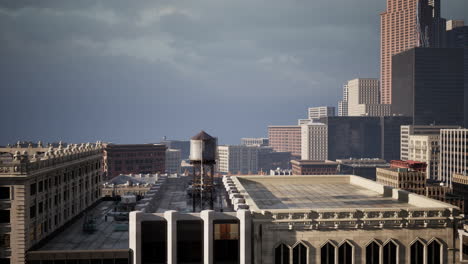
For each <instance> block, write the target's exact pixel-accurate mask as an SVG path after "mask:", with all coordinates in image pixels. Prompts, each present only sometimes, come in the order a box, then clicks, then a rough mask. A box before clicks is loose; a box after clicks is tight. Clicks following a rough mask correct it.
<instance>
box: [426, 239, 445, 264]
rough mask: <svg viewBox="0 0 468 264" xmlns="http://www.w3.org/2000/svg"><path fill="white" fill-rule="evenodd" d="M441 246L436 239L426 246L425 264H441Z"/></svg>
mask: <svg viewBox="0 0 468 264" xmlns="http://www.w3.org/2000/svg"><path fill="white" fill-rule="evenodd" d="M441 250H442V245H441V244H440V242H439V241H437V240H436V239H434V240H432V242H431V243H429V245H427V264H441V263H442V260H441V258H442V254H441Z"/></svg>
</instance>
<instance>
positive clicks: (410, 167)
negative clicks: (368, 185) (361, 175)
mask: <svg viewBox="0 0 468 264" xmlns="http://www.w3.org/2000/svg"><path fill="white" fill-rule="evenodd" d="M425 170H426V164H425V163H423V162H413V161H392V163H391V167H390V168H377V182H378V183H380V184H383V185H387V186H391V187H394V188H400V189H404V190H407V191H410V192H414V193H417V194H420V195H426V172H425Z"/></svg>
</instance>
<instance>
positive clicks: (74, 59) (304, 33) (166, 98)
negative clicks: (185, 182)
mask: <svg viewBox="0 0 468 264" xmlns="http://www.w3.org/2000/svg"><path fill="white" fill-rule="evenodd" d="M384 10H385V1H384V0H313V1H311V0H287V1H285V0H235V1H234V0H196V1H194V0H139V1H128V0H112V1H111V0H107V1H99V0H80V1H75V0H63V1H62V0H54V1H52V0H41V1H36V0H3V1H0V113H1V119H0V120H1V121H0V144H3V145H5V144H7V143H14V142H16V141H18V140H31V141H38V140H42V141H43V142H56V141H60V140H61V141H64V142H73V143H78V142H95V141H97V140H101V141H107V142H114V143H150V142H159V141H161V139H162V137H164V136H166V137H167V138H169V139H188V138H189V137H190V136H192V135H195V134H196V133H198V132H199V131H200V130H202V129H204V130H206V131H207V132H208V133H210V134H211V135H213V136H217V137H218V138H219V142H220V143H223V144H238V143H239V140H240V138H241V137H266V136H267V127H268V125H294V124H296V123H297V119H299V118H305V117H306V116H307V108H308V107H311V106H322V105H331V106H336V104H337V101H338V100H340V99H341V96H342V85H343V83H344V82H346V81H347V80H350V79H354V78H357V77H362V78H368V77H371V78H372V77H373V78H378V77H379V33H380V32H379V30H380V29H379V26H380V16H379V14H380V13H381V12H382V11H384ZM442 15H443V16H444V17H445V18H450V19H464V20H465V21H468V1H467V0H443V4H442Z"/></svg>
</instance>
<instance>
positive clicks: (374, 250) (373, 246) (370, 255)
mask: <svg viewBox="0 0 468 264" xmlns="http://www.w3.org/2000/svg"><path fill="white" fill-rule="evenodd" d="M379 263H380V245H379V244H377V242H375V241H373V242H372V243H370V244H369V245H367V247H366V264H379Z"/></svg>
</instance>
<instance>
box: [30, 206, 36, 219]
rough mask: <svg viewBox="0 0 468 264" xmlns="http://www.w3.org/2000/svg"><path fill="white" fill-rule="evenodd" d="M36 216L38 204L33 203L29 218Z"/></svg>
mask: <svg viewBox="0 0 468 264" xmlns="http://www.w3.org/2000/svg"><path fill="white" fill-rule="evenodd" d="M34 217H36V206H35V205H33V206H31V207H29V218H34Z"/></svg>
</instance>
